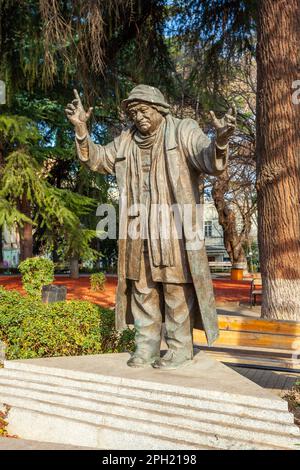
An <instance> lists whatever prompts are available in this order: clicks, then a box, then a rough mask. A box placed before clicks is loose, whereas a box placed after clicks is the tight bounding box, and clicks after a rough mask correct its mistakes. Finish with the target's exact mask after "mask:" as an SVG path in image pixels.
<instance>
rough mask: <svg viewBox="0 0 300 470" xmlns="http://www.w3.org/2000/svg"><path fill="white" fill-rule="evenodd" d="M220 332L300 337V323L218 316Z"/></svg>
mask: <svg viewBox="0 0 300 470" xmlns="http://www.w3.org/2000/svg"><path fill="white" fill-rule="evenodd" d="M218 320H219V328H220V330H228V331H245V332H250V331H251V332H252V333H270V334H275V335H289V336H294V337H295V336H299V337H300V323H299V322H292V321H291V322H288V321H277V320H265V319H263V318H249V317H248V318H247V317H240V316H231V315H218Z"/></svg>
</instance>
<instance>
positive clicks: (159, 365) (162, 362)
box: [152, 349, 193, 370]
mask: <svg viewBox="0 0 300 470" xmlns="http://www.w3.org/2000/svg"><path fill="white" fill-rule="evenodd" d="M192 360H193V358H191V357H188V356H187V355H186V354H180V353H179V352H177V351H172V350H170V349H169V350H168V351H167V352H166V354H165V355H164V356H163V357H161V358H159V359H157V360H156V361H155V362H154V363H153V364H152V367H154V369H164V370H172V369H178V368H179V367H183V366H185V365H188V364H191V362H192Z"/></svg>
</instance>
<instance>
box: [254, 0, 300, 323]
mask: <svg viewBox="0 0 300 470" xmlns="http://www.w3.org/2000/svg"><path fill="white" fill-rule="evenodd" d="M258 5H259V12H258V13H259V18H258V47H257V63H258V79H257V85H258V98H257V163H258V168H257V190H258V234H259V247H260V262H261V272H262V281H263V297H262V315H263V317H267V318H273V319H287V320H297V321H300V181H299V180H300V163H299V162H300V105H299V104H298V105H295V104H293V101H292V94H293V88H292V84H293V82H294V81H295V80H297V79H299V78H300V75H299V74H300V52H299V38H300V0H289V1H286V0H260V1H259V2H258Z"/></svg>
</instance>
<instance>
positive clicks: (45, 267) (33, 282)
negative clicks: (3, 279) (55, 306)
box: [19, 257, 54, 297]
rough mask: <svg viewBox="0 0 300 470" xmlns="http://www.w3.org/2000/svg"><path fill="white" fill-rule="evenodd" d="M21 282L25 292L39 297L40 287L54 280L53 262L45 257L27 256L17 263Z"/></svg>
mask: <svg viewBox="0 0 300 470" xmlns="http://www.w3.org/2000/svg"><path fill="white" fill-rule="evenodd" d="M19 270H20V272H21V274H22V284H23V287H24V289H25V290H26V292H27V294H28V295H30V296H34V297H40V296H41V291H42V287H43V286H44V285H48V284H51V283H52V282H53V280H54V263H53V261H51V260H50V259H46V258H38V257H37V258H28V259H26V260H25V261H22V262H21V263H20V264H19Z"/></svg>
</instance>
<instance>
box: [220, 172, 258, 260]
mask: <svg viewBox="0 0 300 470" xmlns="http://www.w3.org/2000/svg"><path fill="white" fill-rule="evenodd" d="M228 189H229V176H228V172H227V170H225V171H224V172H223V173H222V174H221V175H220V176H218V178H217V179H216V180H215V182H214V184H213V190H212V197H213V200H214V204H215V207H216V209H217V212H218V219H219V224H220V225H221V227H222V229H223V239H224V246H225V249H226V251H227V253H228V256H229V258H230V261H231V263H232V264H233V265H234V264H241V263H242V264H244V265H245V268H246V267H247V261H246V256H245V250H244V248H243V244H244V243H245V242H246V241H247V240H248V237H249V233H250V230H251V216H249V220H248V219H247V224H245V223H244V229H243V230H242V232H241V233H240V234H239V233H238V231H237V221H236V215H235V213H234V210H233V209H231V208H230V206H229V203H228V202H227V201H226V198H225V194H226V192H227V191H228Z"/></svg>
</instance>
